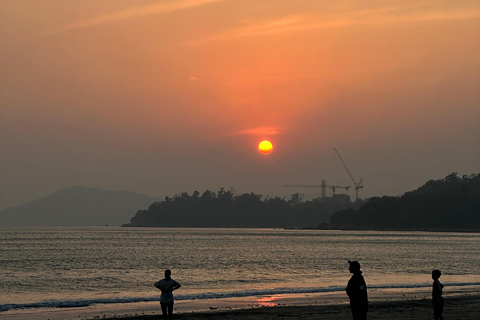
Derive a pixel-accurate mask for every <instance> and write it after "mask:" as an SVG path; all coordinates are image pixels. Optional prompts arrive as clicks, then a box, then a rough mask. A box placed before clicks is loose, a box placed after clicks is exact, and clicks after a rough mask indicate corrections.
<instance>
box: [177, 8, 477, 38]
mask: <svg viewBox="0 0 480 320" xmlns="http://www.w3.org/2000/svg"><path fill="white" fill-rule="evenodd" d="M400 9H402V8H400V7H389V8H381V9H373V10H362V11H360V12H357V13H354V14H351V15H350V16H349V17H345V16H334V17H333V16H330V17H323V18H322V19H323V20H324V21H322V22H316V21H313V20H314V18H311V17H307V16H299V15H296V16H286V17H282V18H280V19H276V20H272V21H269V22H266V23H261V24H257V25H250V26H246V27H242V28H238V29H234V30H231V31H228V32H223V33H220V34H217V35H213V36H210V37H207V38H203V39H198V40H194V41H189V42H185V43H183V44H181V45H198V44H203V43H207V42H215V41H223V40H229V39H233V38H244V37H253V36H266V35H273V34H287V33H293V32H298V31H305V30H316V29H333V28H345V27H352V26H360V25H365V26H368V25H372V26H374V25H387V24H396V23H408V22H410V23H412V22H423V21H443V20H469V19H475V18H480V10H469V11H466V12H451V11H449V12H432V13H426V14H417V15H397V16H395V15H387V13H391V12H394V11H396V10H400ZM315 19H316V20H318V19H319V18H315Z"/></svg>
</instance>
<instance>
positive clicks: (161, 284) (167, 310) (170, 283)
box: [154, 269, 181, 320]
mask: <svg viewBox="0 0 480 320" xmlns="http://www.w3.org/2000/svg"><path fill="white" fill-rule="evenodd" d="M171 276H172V272H171V271H170V270H168V269H167V270H165V278H164V279H162V280H159V281H157V282H155V284H154V286H155V287H156V288H158V289H159V290H160V291H162V294H161V295H160V305H161V306H162V314H163V319H164V320H172V319H173V293H172V292H173V290H176V289H178V288H180V287H181V285H180V283H178V282H177V281H175V280H173V279H172V278H171Z"/></svg>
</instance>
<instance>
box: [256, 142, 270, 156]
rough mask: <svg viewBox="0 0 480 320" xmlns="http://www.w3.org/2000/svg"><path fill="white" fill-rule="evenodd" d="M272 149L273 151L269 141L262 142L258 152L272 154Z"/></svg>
mask: <svg viewBox="0 0 480 320" xmlns="http://www.w3.org/2000/svg"><path fill="white" fill-rule="evenodd" d="M272 149H273V145H272V143H271V142H270V141H268V140H263V141H262V142H260V144H259V145H258V150H259V151H260V152H261V153H270V152H272Z"/></svg>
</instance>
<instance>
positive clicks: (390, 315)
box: [97, 294, 480, 320]
mask: <svg viewBox="0 0 480 320" xmlns="http://www.w3.org/2000/svg"><path fill="white" fill-rule="evenodd" d="M432 313H433V311H432V305H431V300H430V299H415V300H381V301H373V302H371V303H370V308H369V313H368V319H370V320H380V319H381V320H390V319H396V320H411V319H416V320H427V319H428V320H430V319H432V318H433V315H432ZM479 314H480V294H475V295H460V296H451V297H448V298H445V311H444V317H445V318H446V319H456V320H476V319H478V316H479ZM160 317H161V314H160V313H157V314H155V315H136V316H127V317H121V316H118V317H113V318H104V319H106V320H114V319H123V320H147V319H152V320H153V319H159V318H160ZM319 318H321V319H323V320H341V319H351V311H350V307H349V305H348V304H347V303H342V304H330V305H285V306H283V305H282V306H263V307H254V308H248V309H232V310H220V311H217V310H213V311H204V312H190V313H177V314H174V319H177V320H187V319H188V320H201V319H211V320H221V319H226V320H228V319H231V320H233V319H235V320H247V319H248V320H275V319H282V320H298V319H304V320H316V319H319ZM97 319H98V318H97Z"/></svg>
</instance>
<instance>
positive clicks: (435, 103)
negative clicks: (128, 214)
mask: <svg viewBox="0 0 480 320" xmlns="http://www.w3.org/2000/svg"><path fill="white" fill-rule="evenodd" d="M0 41H1V46H0V149H1V157H0V192H1V193H0V209H4V208H7V207H11V206H16V205H20V204H23V203H26V202H28V201H31V200H34V199H36V198H39V197H42V196H45V195H48V194H50V193H52V192H54V191H57V190H59V189H62V188H65V187H69V186H77V185H82V186H89V187H98V188H102V189H106V190H130V191H136V192H141V193H145V194H148V195H153V196H160V197H164V196H166V195H169V196H173V195H175V194H177V193H179V192H183V191H185V192H188V193H192V192H193V191H194V190H198V191H200V192H203V191H204V190H206V189H209V190H213V191H217V190H218V189H219V188H220V187H225V188H227V189H228V188H230V187H233V188H234V189H235V190H236V192H237V193H243V192H255V193H260V194H263V195H265V196H266V195H271V196H277V195H289V194H291V193H293V192H297V191H298V192H300V193H306V194H307V193H308V194H311V193H315V192H317V193H318V194H320V190H315V189H292V188H285V187H283V185H284V184H320V183H321V180H322V179H326V180H327V184H337V185H351V186H353V183H352V182H351V180H350V178H349V176H348V174H347V172H346V171H345V169H344V168H343V166H342V164H341V162H340V160H339V159H338V157H336V156H335V152H334V150H333V148H337V149H338V151H339V152H340V154H341V156H342V158H343V159H344V160H345V162H346V163H347V165H348V167H349V169H350V171H351V172H352V174H353V176H354V178H356V179H360V177H362V178H363V180H364V186H365V188H364V189H362V190H360V197H362V198H363V197H372V196H382V195H400V194H403V193H404V192H406V191H409V190H412V189H415V188H418V187H419V186H420V185H422V184H423V183H425V182H426V181H428V180H430V179H441V178H444V177H445V176H446V175H448V174H450V173H452V172H454V171H456V172H458V173H459V174H470V173H480V58H479V57H480V2H479V1H478V0H455V1H446V0H436V1H422V0H420V1H418V0H415V1H414V0H402V1H393V0H390V1H388V0H364V1H353V0H350V1H345V0H338V1H327V0H296V1H291V0H271V1H253V0H168V1H167V0H165V1H153V0H136V1H129V0H100V1H99V0H81V1H77V0H38V1H33V0H32V1H29V0H24V1H19V0H2V1H1V2H0ZM263 139H269V140H270V141H271V142H272V143H273V148H274V149H273V152H271V153H269V154H262V153H260V152H259V151H258V148H257V146H258V143H259V142H260V141H262V140H263ZM349 193H350V195H351V196H352V199H353V198H354V190H350V191H349ZM139 209H140V208H139Z"/></svg>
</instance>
